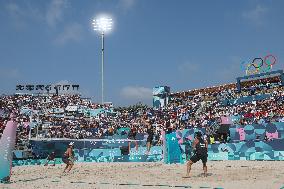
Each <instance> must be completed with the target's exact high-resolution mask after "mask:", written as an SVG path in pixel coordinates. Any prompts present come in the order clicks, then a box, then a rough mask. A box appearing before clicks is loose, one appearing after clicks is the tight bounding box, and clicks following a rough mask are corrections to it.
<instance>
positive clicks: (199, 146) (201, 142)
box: [195, 139, 207, 155]
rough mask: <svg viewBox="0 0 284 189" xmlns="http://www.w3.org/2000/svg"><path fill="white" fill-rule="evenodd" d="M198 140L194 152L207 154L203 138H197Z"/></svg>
mask: <svg viewBox="0 0 284 189" xmlns="http://www.w3.org/2000/svg"><path fill="white" fill-rule="evenodd" d="M198 140H199V142H198V143H197V144H196V147H195V148H196V154H199V155H205V154H207V148H206V144H205V142H204V140H203V139H198Z"/></svg>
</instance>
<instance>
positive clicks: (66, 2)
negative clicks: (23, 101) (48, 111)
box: [0, 0, 284, 105]
mask: <svg viewBox="0 0 284 189" xmlns="http://www.w3.org/2000/svg"><path fill="white" fill-rule="evenodd" d="M283 7H284V1H281V0H273V1H272V0H267V1H260V0H239V1H230V0H219V1H209V0H208V1H205V0H200V1H190V0H155V1H154V0H143V1H142V0H140V1H138V0H84V1H78V0H50V1H48V0H17V1H12V0H0V23H1V26H0V86H1V88H0V93H1V94H3V93H5V94H11V93H14V92H16V91H15V86H16V84H53V83H70V84H79V85H80V92H81V93H82V95H83V96H86V97H91V98H92V99H93V101H98V102H99V101H100V99H101V71H100V70H101V67H100V66H101V54H100V53H101V52H100V48H101V41H100V36H99V34H98V33H96V32H95V31H93V30H92V19H93V18H95V17H96V16H98V15H100V14H108V15H111V16H112V18H113V20H114V28H113V31H112V32H111V33H110V34H108V35H106V38H105V101H112V102H113V103H114V104H115V105H129V104H133V103H136V102H138V101H141V102H144V103H147V104H149V105H151V102H152V96H151V93H152V88H153V87H154V86H159V85H167V86H170V87H171V91H173V92H175V91H184V90H189V89H194V88H201V87H206V86H212V85H218V84H223V83H230V82H234V81H235V78H236V77H237V76H241V75H244V71H243V70H241V69H240V63H241V62H242V61H243V60H250V59H253V58H254V57H264V56H265V55H267V54H273V55H275V56H276V57H277V63H276V65H275V66H274V68H273V69H274V70H277V69H283V67H284V66H283V59H284V55H283V52H284V45H283V44H284V37H283V34H284V22H283V20H284V11H283Z"/></svg>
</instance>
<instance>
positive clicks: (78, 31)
mask: <svg viewBox="0 0 284 189" xmlns="http://www.w3.org/2000/svg"><path fill="white" fill-rule="evenodd" d="M82 39H83V27H82V26H81V25H80V24H78V23H73V24H70V25H67V26H66V27H65V28H64V30H63V32H62V33H61V34H59V35H58V36H57V37H56V39H55V41H54V42H55V44H58V45H64V44H66V43H67V42H69V41H75V42H77V41H80V40H82Z"/></svg>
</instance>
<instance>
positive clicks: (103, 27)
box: [93, 17, 112, 104]
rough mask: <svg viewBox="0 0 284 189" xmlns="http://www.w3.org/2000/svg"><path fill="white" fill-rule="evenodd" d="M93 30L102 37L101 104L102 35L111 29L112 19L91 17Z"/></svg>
mask: <svg viewBox="0 0 284 189" xmlns="http://www.w3.org/2000/svg"><path fill="white" fill-rule="evenodd" d="M93 26H94V30H95V31H98V32H100V34H101V37H102V104H103V103H104V43H105V42H104V35H105V33H107V32H108V31H110V30H111V27H112V19H111V18H106V17H101V18H98V19H93Z"/></svg>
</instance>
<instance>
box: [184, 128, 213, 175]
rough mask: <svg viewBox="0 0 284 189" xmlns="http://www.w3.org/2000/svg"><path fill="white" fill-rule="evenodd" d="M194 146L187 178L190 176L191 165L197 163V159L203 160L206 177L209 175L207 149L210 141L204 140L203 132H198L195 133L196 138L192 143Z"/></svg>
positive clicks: (188, 163)
mask: <svg viewBox="0 0 284 189" xmlns="http://www.w3.org/2000/svg"><path fill="white" fill-rule="evenodd" d="M192 148H193V150H194V155H193V156H192V157H191V158H190V160H189V161H188V162H187V174H186V176H185V178H188V177H190V176H189V173H190V170H191V165H192V164H194V163H196V162H197V161H199V160H201V161H202V164H203V171H204V177H206V176H207V166H206V162H207V156H208V154H207V149H208V143H207V141H206V140H203V138H202V133H201V132H197V133H195V139H194V142H193V144H192Z"/></svg>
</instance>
